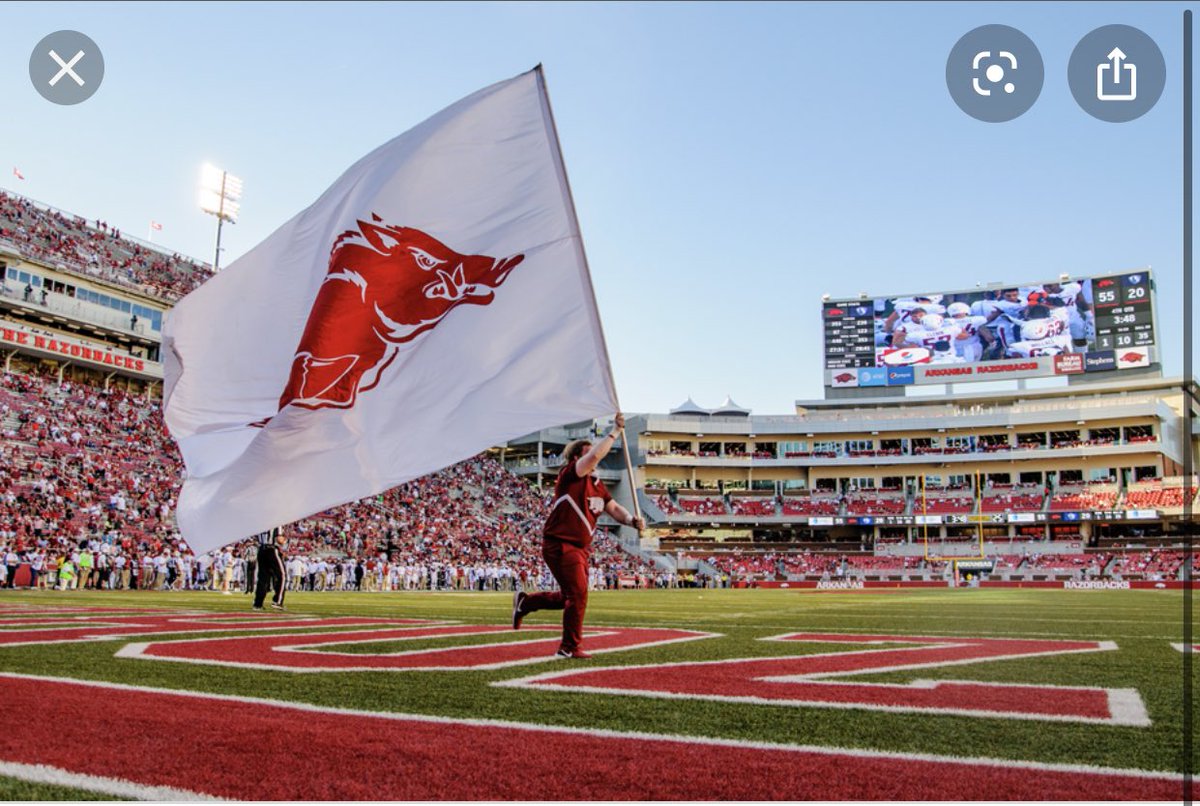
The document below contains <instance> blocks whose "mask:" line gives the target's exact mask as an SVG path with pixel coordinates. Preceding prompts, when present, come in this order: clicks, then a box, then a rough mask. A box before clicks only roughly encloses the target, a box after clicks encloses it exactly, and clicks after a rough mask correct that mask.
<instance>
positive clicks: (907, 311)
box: [883, 294, 946, 334]
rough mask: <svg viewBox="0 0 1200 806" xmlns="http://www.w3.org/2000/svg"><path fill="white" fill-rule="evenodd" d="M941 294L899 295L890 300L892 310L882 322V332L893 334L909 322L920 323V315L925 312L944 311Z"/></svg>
mask: <svg viewBox="0 0 1200 806" xmlns="http://www.w3.org/2000/svg"><path fill="white" fill-rule="evenodd" d="M945 312H946V308H945V306H944V305H942V295H941V294H930V295H929V296H924V297H900V298H899V299H895V300H892V312H891V314H890V315H889V316H888V318H887V319H886V320H885V321H884V323H883V332H884V333H889V334H894V333H895V332H896V330H897V329H898V328H901V327H906V326H907V325H909V324H910V323H914V322H915V323H916V324H920V323H921V317H922V316H924V315H925V314H927V313H945Z"/></svg>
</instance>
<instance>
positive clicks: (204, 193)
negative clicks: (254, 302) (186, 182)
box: [200, 162, 242, 271]
mask: <svg viewBox="0 0 1200 806" xmlns="http://www.w3.org/2000/svg"><path fill="white" fill-rule="evenodd" d="M200 209H201V210H203V211H204V212H206V213H208V214H210V215H215V216H216V217H217V251H216V254H215V256H214V257H213V271H220V269H221V226H222V225H223V224H224V223H225V222H226V221H228V222H229V223H230V224H236V223H237V219H238V214H239V213H240V212H241V210H242V180H241V179H240V178H238V177H236V176H234V175H233V174H231V173H229V172H228V171H225V170H222V169H220V168H218V167H217V166H215V165H213V164H212V163H208V162H206V163H204V165H203V166H201V168H200Z"/></svg>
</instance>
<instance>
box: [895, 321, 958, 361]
mask: <svg viewBox="0 0 1200 806" xmlns="http://www.w3.org/2000/svg"><path fill="white" fill-rule="evenodd" d="M961 333H962V330H961V329H960V328H959V326H958V325H957V324H954V323H953V322H952V320H947V319H946V318H945V317H943V316H942V315H941V314H940V313H927V314H925V315H924V316H923V317H922V318H921V322H920V326H919V327H917V326H909V327H900V328H897V330H896V333H895V336H894V338H893V341H892V346H894V347H897V348H903V347H924V348H925V349H926V350H928V351H929V360H930V363H934V364H949V363H954V362H957V361H961V360H962V358H961V357H960V356H959V354H958V352H957V351H956V349H955V343H956V340H957V339H958V338H959V336H960V334H961Z"/></svg>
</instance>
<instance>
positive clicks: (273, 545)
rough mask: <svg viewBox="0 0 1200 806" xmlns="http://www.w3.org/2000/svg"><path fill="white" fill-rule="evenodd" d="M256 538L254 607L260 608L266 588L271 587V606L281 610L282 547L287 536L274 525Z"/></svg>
mask: <svg viewBox="0 0 1200 806" xmlns="http://www.w3.org/2000/svg"><path fill="white" fill-rule="evenodd" d="M256 537H257V539H258V583H257V584H256V585H255V586H254V609H255V610H262V609H263V602H264V601H265V600H266V598H267V590H268V589H273V590H274V591H275V595H274V596H273V597H272V599H271V607H272V608H274V609H275V610H283V594H284V580H285V578H286V575H285V574H284V570H283V569H284V565H283V549H284V548H285V547H286V545H287V538H286V537H284V536H283V535H282V534H280V532H279V527H278V526H277V527H275V528H274V529H271V530H270V531H267V532H261V533H259V534H258V535H257V536H256Z"/></svg>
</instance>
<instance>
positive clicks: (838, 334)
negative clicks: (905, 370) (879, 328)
mask: <svg viewBox="0 0 1200 806" xmlns="http://www.w3.org/2000/svg"><path fill="white" fill-rule="evenodd" d="M822 314H823V318H824V320H825V369H856V368H858V367H873V366H875V305H874V303H873V302H870V301H867V302H864V303H861V304H842V305H839V304H837V303H832V302H829V303H826V304H825V307H824V309H823V311H822Z"/></svg>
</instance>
